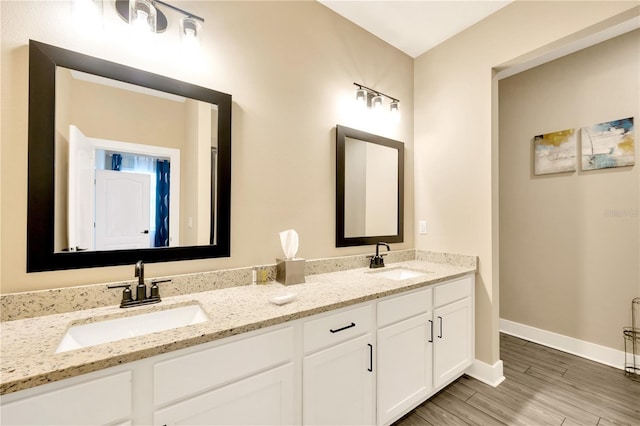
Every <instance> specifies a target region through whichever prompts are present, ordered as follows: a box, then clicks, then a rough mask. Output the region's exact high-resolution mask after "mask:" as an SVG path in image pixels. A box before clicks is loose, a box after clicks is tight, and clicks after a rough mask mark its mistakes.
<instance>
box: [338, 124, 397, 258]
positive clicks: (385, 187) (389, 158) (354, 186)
mask: <svg viewBox="0 0 640 426" xmlns="http://www.w3.org/2000/svg"><path fill="white" fill-rule="evenodd" d="M403 215H404V144H403V143H402V142H398V141H395V140H393V139H388V138H384V137H382V136H378V135H373V134H371V133H367V132H363V131H361V130H356V129H351V128H348V127H345V126H340V125H338V126H336V246H337V247H346V246H356V245H368V244H375V243H377V242H379V241H384V242H387V243H398V242H402V241H403V228H404V227H403Z"/></svg>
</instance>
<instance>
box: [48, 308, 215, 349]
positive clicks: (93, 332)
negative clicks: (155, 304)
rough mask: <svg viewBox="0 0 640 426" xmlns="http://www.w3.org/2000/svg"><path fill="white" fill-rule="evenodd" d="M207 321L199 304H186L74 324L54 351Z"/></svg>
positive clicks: (93, 344) (84, 346)
mask: <svg viewBox="0 0 640 426" xmlns="http://www.w3.org/2000/svg"><path fill="white" fill-rule="evenodd" d="M206 321H209V318H208V317H207V315H206V314H205V313H204V311H203V310H202V308H201V307H200V306H199V305H187V306H180V307H176V308H170V309H165V310H162V311H155V312H148V313H144V314H138V315H133V316H129V317H124V318H115V319H105V320H104V321H98V322H93V323H90V324H82V325H74V326H72V327H70V328H69V330H67V332H66V333H65V335H64V337H63V338H62V341H61V342H60V345H58V349H56V353H59V352H66V351H70V350H73V349H80V348H86V347H89V346H95V345H99V344H102V343H107V342H114V341H116V340H122V339H128V338H130V337H136V336H143V335H145V334H150V333H155V332H158V331H164V330H170V329H172V328H178V327H184V326H187V325H192V324H199V323H202V322H206Z"/></svg>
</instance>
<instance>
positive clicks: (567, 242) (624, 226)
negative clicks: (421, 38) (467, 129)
mask: <svg viewBox="0 0 640 426" xmlns="http://www.w3.org/2000/svg"><path fill="white" fill-rule="evenodd" d="M499 90H500V97H499V102H500V317H501V318H505V319H508V320H511V321H515V322H518V323H522V324H526V325H529V326H533V327H537V328H541V329H543V330H548V331H552V332H555V333H559V334H562V335H565V336H570V337H574V338H577V339H580V340H585V341H588V342H592V343H597V344H600V345H604V346H608V347H611V348H615V349H620V350H624V345H623V341H622V340H623V339H621V338H620V337H621V330H622V328H623V327H624V326H628V325H629V315H630V306H631V300H632V299H633V298H634V297H637V296H638V292H637V291H638V282H640V276H639V275H638V274H639V271H638V263H639V262H640V247H639V244H640V238H638V236H639V235H640V227H639V222H640V216H639V215H638V208H639V205H638V193H639V192H640V188H639V187H640V176H639V173H638V169H639V168H640V167H639V164H640V160H639V159H638V142H636V165H635V166H631V167H622V168H615V169H604V170H599V171H587V172H582V171H578V172H574V173H563V174H555V175H544V176H533V173H532V168H531V165H532V137H533V136H534V135H536V134H543V133H549V132H553V131H557V130H563V129H569V128H575V129H576V131H578V129H579V128H580V127H583V126H589V125H591V124H596V123H601V122H605V121H609V120H614V119H618V118H626V117H635V123H636V126H637V123H638V120H640V97H639V96H638V94H639V93H640V30H636V31H633V32H631V33H627V34H625V35H623V36H620V37H616V38H614V39H612V40H609V41H607V42H604V43H601V44H599V45H596V46H593V47H591V48H588V49H585V50H582V51H580V52H577V53H574V54H572V55H570V56H566V57H564V58H561V59H558V60H555V61H553V62H550V63H547V64H545V65H542V66H539V67H537V68H534V69H531V70H529V71H525V72H523V73H520V74H517V75H515V76H512V77H509V78H506V79H504V80H502V81H500V85H499ZM637 135H638V132H637V130H636V141H637ZM578 145H580V138H579V137H578ZM578 169H580V167H579V166H578Z"/></svg>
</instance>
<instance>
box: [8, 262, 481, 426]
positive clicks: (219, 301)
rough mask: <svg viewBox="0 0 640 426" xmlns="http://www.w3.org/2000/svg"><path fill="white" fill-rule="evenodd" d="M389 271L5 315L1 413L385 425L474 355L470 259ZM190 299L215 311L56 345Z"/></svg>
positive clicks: (30, 420) (37, 419) (85, 419)
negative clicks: (78, 344) (83, 327)
mask: <svg viewBox="0 0 640 426" xmlns="http://www.w3.org/2000/svg"><path fill="white" fill-rule="evenodd" d="M382 269H384V270H383V271H379V272H372V271H370V270H369V269H368V268H358V269H351V270H347V271H340V272H332V273H324V274H317V275H311V276H308V277H307V283H305V284H299V285H296V286H288V287H285V286H282V285H280V284H277V283H270V284H268V285H263V286H255V285H245V286H239V287H232V288H228V289H222V290H213V291H207V292H202V293H196V294H189V295H182V296H173V297H167V298H165V299H163V301H162V302H161V303H160V304H158V305H155V306H153V307H141V308H132V309H127V310H119V309H118V308H116V307H106V308H96V309H90V310H84V311H81V312H71V313H67V314H56V315H49V316H46V317H38V318H30V319H23V320H16V321H7V322H3V323H2V338H3V350H2V384H1V385H2V388H1V389H2V421H3V423H7V424H49V425H52V424H89V423H90V424H110V425H125V424H159V425H165V424H166V425H169V424H347V423H348V424H390V423H391V422H393V421H395V420H397V419H399V418H400V417H401V416H402V415H404V414H405V413H406V412H408V411H410V410H411V409H413V408H414V407H415V406H417V405H418V404H420V403H421V402H422V401H424V400H425V399H427V398H429V397H430V396H431V395H433V394H434V393H436V392H437V391H438V390H440V389H442V388H443V387H444V386H446V385H447V384H449V383H450V382H451V381H453V380H455V379H456V378H457V377H459V376H460V375H462V374H463V373H464V371H465V369H466V368H467V367H468V366H469V365H471V363H472V362H473V360H474V276H475V270H476V265H475V261H474V262H473V265H465V266H462V265H460V264H449V263H436V262H427V261H417V260H416V261H409V262H402V263H399V264H390V265H388V266H387V267H386V268H382ZM283 291H293V292H295V293H296V295H297V297H296V299H295V301H293V302H291V303H288V304H286V305H282V306H277V305H274V304H271V303H269V301H268V300H269V298H270V297H272V296H273V295H277V294H278V293H282V292H283ZM194 303H195V304H198V305H199V306H200V307H201V308H202V310H203V311H204V312H205V313H206V314H207V316H208V319H209V320H208V321H206V322H203V323H199V324H195V325H190V326H185V327H180V328H175V329H171V330H166V331H163V332H159V333H158V332H156V333H151V334H147V335H144V336H139V337H134V338H130V339H124V340H119V341H114V342H111V343H105V344H99V345H95V346H89V347H85V348H82V349H77V350H70V351H66V352H61V353H55V349H56V347H57V345H58V343H59V341H60V338H61V336H62V335H64V333H65V331H66V330H67V329H68V327H69V325H70V324H75V323H78V322H82V321H85V322H86V321H89V322H90V321H99V320H100V319H101V318H111V317H113V316H114V315H115V316H118V315H124V314H123V313H122V311H127V312H128V313H126V315H136V314H137V313H141V312H147V311H153V310H158V309H167V308H168V307H172V306H174V305H179V304H194ZM5 342H6V344H5ZM49 382H51V383H49Z"/></svg>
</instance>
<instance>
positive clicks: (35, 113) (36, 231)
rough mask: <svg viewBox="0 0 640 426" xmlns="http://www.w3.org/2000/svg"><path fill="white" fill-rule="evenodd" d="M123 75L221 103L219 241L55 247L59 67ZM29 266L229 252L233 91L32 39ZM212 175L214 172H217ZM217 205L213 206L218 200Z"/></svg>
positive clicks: (130, 261)
mask: <svg viewBox="0 0 640 426" xmlns="http://www.w3.org/2000/svg"><path fill="white" fill-rule="evenodd" d="M57 66H62V67H65V68H69V69H72V70H78V71H83V72H85V73H89V74H95V75H98V76H102V77H106V78H110V79H114V80H119V81H122V82H126V83H131V84H135V85H138V86H144V87H148V88H152V89H156V90H159V91H162V92H167V93H172V94H174V95H179V96H184V97H188V98H192V99H197V100H201V101H204V102H208V103H211V104H215V105H217V106H218V170H217V173H218V174H217V186H216V191H215V200H213V199H212V200H211V202H212V210H211V211H212V212H213V211H216V212H217V213H216V217H215V218H216V221H215V223H214V218H213V214H212V218H211V225H212V227H211V229H214V227H215V231H216V240H217V243H216V244H215V245H202V246H185V247H160V248H148V249H147V248H145V249H135V250H110V251H84V252H54V195H55V194H54V193H55V185H54V172H55V170H54V168H55V142H54V136H55V102H56V99H55V96H56V67H57ZM28 147H29V161H28V206H27V272H39V271H53V270H63V269H77V268H91V267H99V266H113V265H126V264H134V263H135V262H137V261H138V260H142V261H144V262H167V261H179V260H189V259H205V258H214V257H229V256H230V253H231V247H230V241H231V95H228V94H225V93H221V92H217V91H215V90H211V89H207V88H204V87H199V86H195V85H192V84H189V83H185V82H182V81H178V80H174V79H171V78H168V77H163V76H160V75H157V74H152V73H149V72H145V71H141V70H138V69H135V68H130V67H127V66H125V65H120V64H116V63H113V62H109V61H105V60H102V59H98V58H94V57H91V56H87V55H83V54H80V53H76V52H72V51H69V50H65V49H61V48H58V47H55V46H51V45H47V44H44V43H40V42H36V41H33V40H30V41H29V142H28ZM212 180H213V176H212ZM213 203H216V204H215V210H214V204H213Z"/></svg>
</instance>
